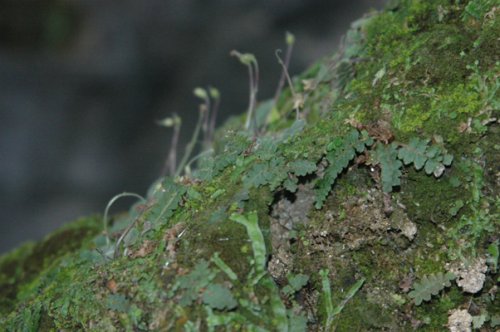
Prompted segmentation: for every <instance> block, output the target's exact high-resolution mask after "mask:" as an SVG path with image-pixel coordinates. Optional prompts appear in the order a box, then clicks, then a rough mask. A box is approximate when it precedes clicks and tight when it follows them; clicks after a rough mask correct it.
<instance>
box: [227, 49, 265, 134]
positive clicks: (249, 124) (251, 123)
mask: <svg viewBox="0 0 500 332" xmlns="http://www.w3.org/2000/svg"><path fill="white" fill-rule="evenodd" d="M230 55H231V56H235V57H237V58H238V60H240V62H241V63H242V64H244V65H245V66H247V67H248V77H249V82H250V100H249V103H248V111H247V119H246V121H245V130H249V129H250V128H252V129H253V130H254V132H255V131H256V130H257V128H255V127H256V126H255V115H254V110H255V105H256V104H257V92H258V91H259V64H258V62H257V59H256V58H255V56H254V55H253V54H251V53H240V52H238V51H236V50H232V51H231V52H230Z"/></svg>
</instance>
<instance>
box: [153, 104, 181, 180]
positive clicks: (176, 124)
mask: <svg viewBox="0 0 500 332" xmlns="http://www.w3.org/2000/svg"><path fill="white" fill-rule="evenodd" d="M158 124H159V125H160V126H162V127H167V128H170V127H173V128H174V131H173V132H172V138H171V140H170V150H169V151H168V156H167V159H166V160H165V165H164V166H163V170H162V172H161V175H162V176H165V175H166V174H167V173H168V175H170V176H172V175H174V173H175V169H176V166H177V145H178V143H179V135H180V132H181V125H182V120H181V118H180V117H179V116H178V115H177V114H175V113H174V114H173V115H172V116H171V117H168V118H165V119H163V120H161V121H158Z"/></svg>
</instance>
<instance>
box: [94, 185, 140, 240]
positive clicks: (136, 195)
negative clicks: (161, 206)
mask: <svg viewBox="0 0 500 332" xmlns="http://www.w3.org/2000/svg"><path fill="white" fill-rule="evenodd" d="M122 197H135V198H138V199H140V200H142V201H146V199H145V198H144V197H142V196H141V195H139V194H136V193H129V192H123V193H121V194H118V195H116V196H114V197H113V198H111V199H110V200H109V202H108V205H106V209H105V210H104V217H103V218H102V223H103V226H104V235H105V236H106V244H107V245H109V244H110V242H111V240H110V238H109V234H108V213H109V209H110V208H111V206H112V205H113V204H114V203H115V202H116V201H117V200H118V199H120V198H122Z"/></svg>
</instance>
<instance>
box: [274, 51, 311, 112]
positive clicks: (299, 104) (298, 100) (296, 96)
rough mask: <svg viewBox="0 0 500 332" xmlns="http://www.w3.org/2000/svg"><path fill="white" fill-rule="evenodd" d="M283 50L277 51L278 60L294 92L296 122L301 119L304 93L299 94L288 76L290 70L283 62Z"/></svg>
mask: <svg viewBox="0 0 500 332" xmlns="http://www.w3.org/2000/svg"><path fill="white" fill-rule="evenodd" d="M280 53H281V50H276V52H275V54H276V58H277V59H278V62H279V64H280V65H281V67H282V68H283V74H284V75H285V77H286V80H287V82H288V86H289V87H290V91H291V92H292V96H293V108H294V109H295V115H296V120H298V119H299V118H300V112H299V110H300V109H301V108H302V107H304V99H305V97H304V95H303V94H302V93H297V92H296V91H295V89H294V87H293V83H292V79H291V78H290V75H289V74H288V69H287V65H285V63H284V62H283V60H282V59H281V57H280Z"/></svg>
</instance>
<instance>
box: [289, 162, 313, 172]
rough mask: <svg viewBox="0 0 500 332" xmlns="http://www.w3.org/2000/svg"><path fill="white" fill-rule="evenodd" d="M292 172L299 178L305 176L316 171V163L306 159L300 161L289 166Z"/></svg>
mask: <svg viewBox="0 0 500 332" xmlns="http://www.w3.org/2000/svg"><path fill="white" fill-rule="evenodd" d="M288 167H289V168H290V171H291V172H292V173H293V174H295V175H297V176H305V175H307V174H311V173H312V172H315V171H316V163H313V162H312V161H309V160H305V159H298V160H295V161H292V162H291V163H289V164H288Z"/></svg>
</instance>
